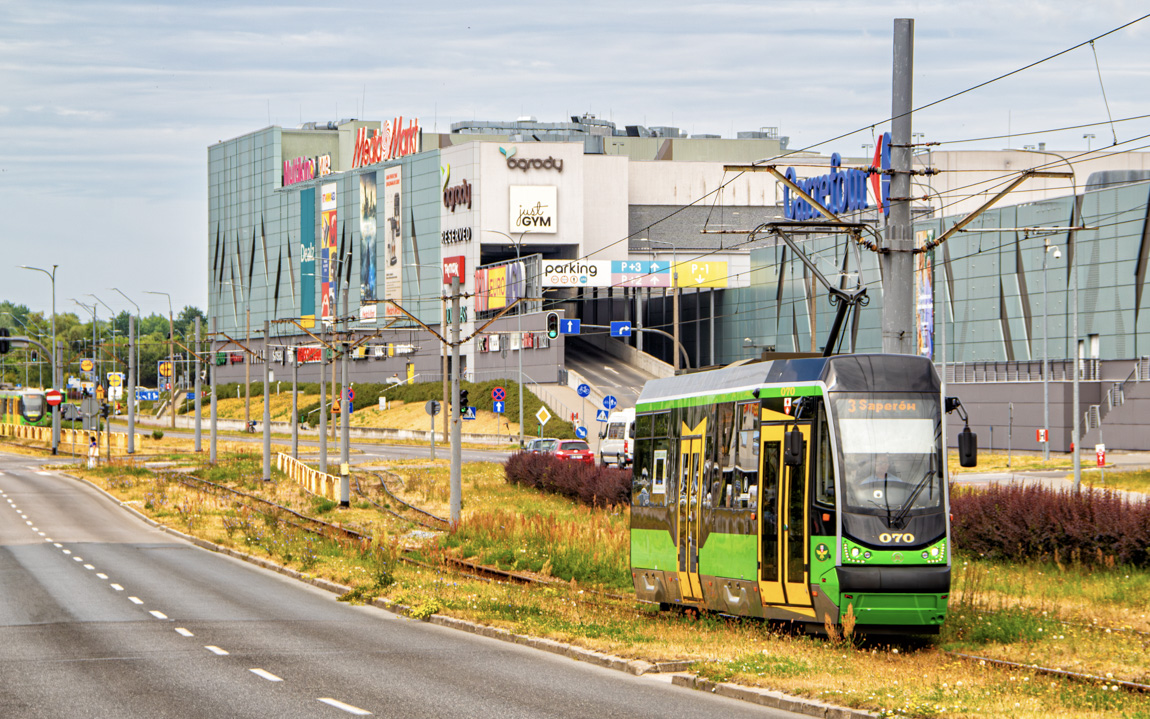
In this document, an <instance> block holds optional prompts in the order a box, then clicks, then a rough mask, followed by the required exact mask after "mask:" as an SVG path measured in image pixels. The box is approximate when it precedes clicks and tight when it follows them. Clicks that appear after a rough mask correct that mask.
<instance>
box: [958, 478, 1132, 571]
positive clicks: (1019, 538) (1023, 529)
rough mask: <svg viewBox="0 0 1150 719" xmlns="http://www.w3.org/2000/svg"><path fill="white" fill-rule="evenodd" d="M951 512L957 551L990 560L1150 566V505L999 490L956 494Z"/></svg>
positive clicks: (1078, 494)
mask: <svg viewBox="0 0 1150 719" xmlns="http://www.w3.org/2000/svg"><path fill="white" fill-rule="evenodd" d="M950 507H951V511H952V513H953V515H954V519H953V522H952V530H953V536H954V542H955V544H956V545H957V546H959V547H961V548H963V549H964V550H968V551H971V552H976V553H978V554H983V555H986V556H987V557H991V558H995V559H1009V560H1035V559H1038V560H1046V561H1054V562H1065V561H1072V562H1076V563H1080V564H1084V565H1112V564H1115V563H1117V564H1126V565H1132V566H1136V567H1150V502H1146V501H1143V502H1132V501H1130V500H1128V499H1125V498H1124V497H1123V496H1122V495H1119V494H1117V493H1114V492H1109V491H1106V490H1097V489H1083V490H1080V491H1075V490H1062V491H1056V490H1053V489H1049V488H1047V487H1042V486H1039V485H1029V486H1022V485H1000V484H995V485H991V486H990V487H989V488H988V489H985V490H957V491H954V492H953V493H952V495H951V500H950Z"/></svg>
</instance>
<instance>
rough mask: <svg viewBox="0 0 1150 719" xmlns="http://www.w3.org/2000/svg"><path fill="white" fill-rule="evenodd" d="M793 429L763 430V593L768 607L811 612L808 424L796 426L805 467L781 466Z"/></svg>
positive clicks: (770, 427) (765, 427) (768, 426)
mask: <svg viewBox="0 0 1150 719" xmlns="http://www.w3.org/2000/svg"><path fill="white" fill-rule="evenodd" d="M765 414H766V411H764V415H765ZM771 414H772V415H773V414H777V413H774V412H771ZM763 419H764V422H765V421H767V420H768V419H776V418H775V417H770V418H768V417H766V416H764V417H763ZM791 427H793V425H790V424H765V423H764V424H763V425H762V426H761V431H760V436H761V440H760V441H761V442H762V449H761V452H760V460H761V462H762V467H761V471H760V473H759V477H760V480H759V481H760V483H761V491H760V493H759V497H760V505H759V591H760V592H761V594H762V597H763V603H764V604H785V605H789V606H803V607H809V606H811V595H810V589H809V585H808V576H809V570H808V569H807V566H808V565H807V561H808V558H807V551H808V549H807V547H808V545H809V541H808V537H807V526H808V517H807V501H806V498H807V465H808V464H809V462H808V460H807V457H808V455H809V452H810V447H809V444H810V442H809V439H810V425H803V424H800V425H798V429H799V431H801V432H802V434H803V441H804V448H803V463H802V464H801V465H799V466H796V467H788V466H787V465H785V464H784V463H783V440H784V435H785V433H786V431H787V430H788V429H790V428H791Z"/></svg>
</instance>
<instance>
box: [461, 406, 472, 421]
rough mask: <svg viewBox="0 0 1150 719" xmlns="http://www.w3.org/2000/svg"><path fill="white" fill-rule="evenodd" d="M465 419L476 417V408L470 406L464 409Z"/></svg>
mask: <svg viewBox="0 0 1150 719" xmlns="http://www.w3.org/2000/svg"><path fill="white" fill-rule="evenodd" d="M463 419H475V408H474V407H468V408H467V409H465V410H463Z"/></svg>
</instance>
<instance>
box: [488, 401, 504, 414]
mask: <svg viewBox="0 0 1150 719" xmlns="http://www.w3.org/2000/svg"><path fill="white" fill-rule="evenodd" d="M491 404H492V405H493V406H494V407H495V413H496V414H503V403H502V402H499V401H495V402H492V403H491Z"/></svg>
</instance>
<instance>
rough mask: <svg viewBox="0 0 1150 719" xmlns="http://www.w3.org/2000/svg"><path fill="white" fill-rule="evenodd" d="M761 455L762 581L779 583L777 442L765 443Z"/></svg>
mask: <svg viewBox="0 0 1150 719" xmlns="http://www.w3.org/2000/svg"><path fill="white" fill-rule="evenodd" d="M763 450H764V454H763V507H762V518H763V536H762V549H763V562H762V568H761V571H762V580H763V581H764V582H777V581H779V515H778V511H779V507H778V499H779V451H780V444H779V443H778V442H767V443H766V444H765V445H764V447H763Z"/></svg>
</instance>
